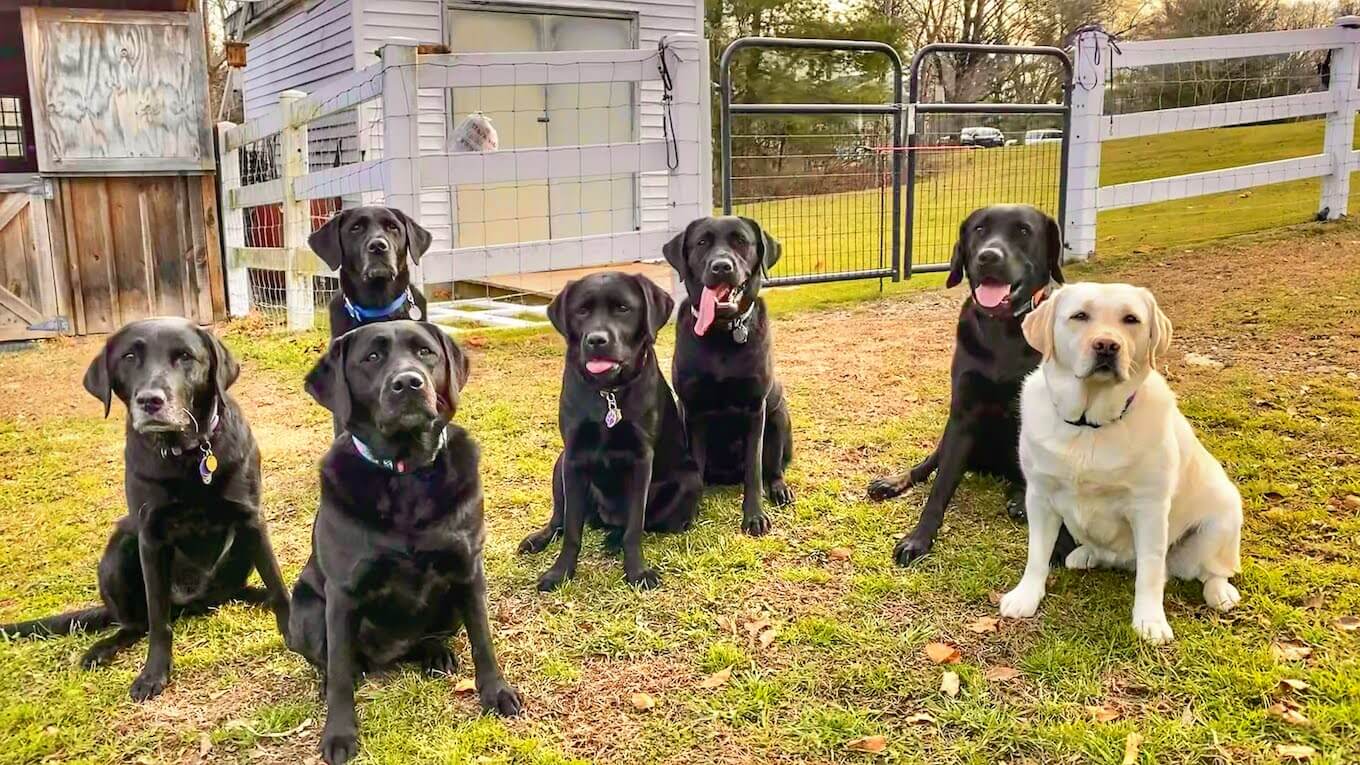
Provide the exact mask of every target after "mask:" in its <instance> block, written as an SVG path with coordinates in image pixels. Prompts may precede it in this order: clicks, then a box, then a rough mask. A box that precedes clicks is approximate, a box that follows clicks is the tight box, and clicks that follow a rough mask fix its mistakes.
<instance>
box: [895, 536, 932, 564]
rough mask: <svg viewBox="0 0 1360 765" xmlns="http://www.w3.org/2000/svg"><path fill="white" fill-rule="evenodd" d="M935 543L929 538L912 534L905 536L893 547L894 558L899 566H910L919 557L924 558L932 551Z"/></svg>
mask: <svg viewBox="0 0 1360 765" xmlns="http://www.w3.org/2000/svg"><path fill="white" fill-rule="evenodd" d="M933 544H934V543H933V542H932V541H931V540H929V539H925V540H922V539H916V538H915V537H912V536H905V537H902V539H901V540H900V541H899V542H898V543H897V546H896V547H894V548H893V560H895V561H897V565H899V566H908V565H911V563H912V562H913V561H915V560H917V559H918V558H922V557H924V556H925V554H926V553H928V552H930V548H931V546H932V545H933Z"/></svg>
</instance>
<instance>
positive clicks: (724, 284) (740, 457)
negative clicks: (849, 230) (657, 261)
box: [662, 217, 793, 536]
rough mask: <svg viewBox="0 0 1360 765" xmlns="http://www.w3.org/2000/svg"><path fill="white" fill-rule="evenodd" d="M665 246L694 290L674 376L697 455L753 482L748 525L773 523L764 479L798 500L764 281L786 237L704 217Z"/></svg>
mask: <svg viewBox="0 0 1360 765" xmlns="http://www.w3.org/2000/svg"><path fill="white" fill-rule="evenodd" d="M662 252H663V253H664V254H665V256H666V261H667V262H668V263H670V264H671V267H672V268H674V269H675V270H676V271H677V272H678V273H679V274H680V279H681V281H683V282H684V284H685V289H686V291H687V292H688V293H689V296H688V297H687V298H686V299H685V301H684V302H683V303H682V304H681V306H680V318H679V320H678V326H677V329H676V333H675V360H674V365H673V369H672V375H671V378H672V380H673V381H674V383H675V392H676V394H677V395H678V396H679V397H680V413H681V417H682V418H683V419H684V422H685V431H686V433H687V435H688V437H689V442H690V449H691V451H692V452H693V454H694V459H695V462H696V463H697V464H698V466H699V470H700V473H701V474H702V475H703V477H704V483H705V484H706V485H710V486H730V485H733V484H740V485H741V486H743V487H744V497H743V499H742V506H741V528H742V530H743V531H745V532H746V533H747V534H751V535H753V536H758V535H761V534H764V533H765V532H767V531H769V529H770V520H769V517H768V516H766V515H765V512H764V510H763V509H762V508H761V488H762V485H763V487H764V488H765V489H766V491H768V492H769V495H770V499H771V500H772V501H774V503H775V504H777V505H786V504H788V503H790V502H792V501H793V492H791V491H790V490H789V487H788V485H787V484H785V483H784V471H785V469H787V468H788V466H789V461H790V460H791V459H792V458H793V426H792V424H791V423H790V421H789V409H788V404H787V403H786V402H785V400H784V388H783V386H782V385H780V383H779V380H778V379H777V378H776V377H775V374H774V356H773V354H772V353H771V350H770V334H771V333H770V321H769V317H768V316H767V315H766V312H765V301H764V300H763V299H761V297H760V288H761V286H762V284H763V283H764V280H765V274H766V273H767V272H768V271H769V269H770V268H771V267H772V266H774V264H775V262H776V261H778V260H779V242H777V241H775V239H774V237H772V236H770V235H769V234H767V233H765V232H764V231H763V230H762V229H761V228H760V224H758V223H756V222H755V221H753V220H751V219H750V218H737V217H724V218H700V219H698V220H696V221H694V222H692V223H690V224H689V226H687V227H686V228H685V231H684V233H681V234H678V235H677V236H676V237H675V238H674V239H672V240H671V241H669V242H667V243H666V245H665V247H664V248H663V250H662Z"/></svg>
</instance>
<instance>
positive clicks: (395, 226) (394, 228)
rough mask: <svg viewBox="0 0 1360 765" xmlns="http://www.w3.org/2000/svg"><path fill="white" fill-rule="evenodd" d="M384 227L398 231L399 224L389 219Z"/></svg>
mask: <svg viewBox="0 0 1360 765" xmlns="http://www.w3.org/2000/svg"><path fill="white" fill-rule="evenodd" d="M383 228H385V229H387V230H388V231H396V230H397V224H395V223H393V222H392V221H390V220H389V221H388V222H386V223H384V224H383Z"/></svg>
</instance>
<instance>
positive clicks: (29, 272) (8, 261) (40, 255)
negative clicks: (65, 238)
mask: <svg viewBox="0 0 1360 765" xmlns="http://www.w3.org/2000/svg"><path fill="white" fill-rule="evenodd" d="M57 295H58V290H57V280H56V274H55V273H54V269H53V267H52V241H51V238H50V237H49V235H48V226H47V206H46V204H45V201H44V199H43V197H42V196H40V195H35V194H29V193H27V192H23V191H19V192H10V193H3V192H0V341H5V340H32V339H34V338H39V337H52V336H54V335H56V334H58V332H59V331H60V330H61V329H63V328H64V327H65V326H66V322H65V319H63V318H62V317H60V316H58V315H57V313H58V303H57Z"/></svg>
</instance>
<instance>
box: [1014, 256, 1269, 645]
mask: <svg viewBox="0 0 1360 765" xmlns="http://www.w3.org/2000/svg"><path fill="white" fill-rule="evenodd" d="M1024 332H1025V339H1026V340H1027V341H1029V344H1030V345H1032V346H1034V348H1035V349H1036V350H1038V351H1039V352H1040V353H1041V354H1043V362H1042V363H1041V364H1040V366H1039V368H1038V369H1036V370H1035V371H1034V373H1033V374H1031V375H1030V376H1029V378H1028V379H1027V380H1026V381H1025V386H1024V388H1023V390H1022V392H1021V397H1020V419H1021V424H1020V465H1021V468H1022V469H1023V470H1024V473H1025V479H1026V481H1027V482H1028V490H1027V492H1026V496H1025V501H1026V506H1027V507H1028V509H1029V560H1028V563H1027V564H1026V566H1025V575H1024V578H1022V579H1021V580H1020V584H1019V585H1018V586H1017V587H1016V588H1015V589H1014V590H1012V591H1011V592H1009V593H1007V594H1006V596H1005V597H1004V598H1002V600H1001V614H1002V616H1006V617H1010V618H1024V617H1030V616H1033V615H1034V612H1035V611H1036V610H1038V608H1039V601H1041V600H1043V597H1044V586H1045V583H1044V580H1045V578H1046V577H1047V576H1048V564H1049V552H1050V551H1051V550H1052V549H1053V542H1054V540H1055V539H1056V538H1057V536H1058V528H1059V526H1061V525H1062V524H1064V523H1065V524H1066V525H1067V528H1068V529H1069V530H1071V532H1072V536H1073V537H1075V538H1076V540H1077V542H1078V543H1079V544H1080V547H1078V548H1077V549H1076V550H1073V551H1072V553H1071V554H1070V555H1068V557H1067V567H1068V568H1072V569H1087V568H1094V567H1096V566H1105V567H1111V568H1123V569H1132V570H1134V571H1135V572H1136V578H1135V584H1134V598H1133V629H1134V631H1136V632H1137V633H1138V634H1139V635H1140V636H1141V637H1143V638H1144V639H1145V640H1148V641H1150V642H1153V643H1164V642H1166V641H1169V640H1171V638H1172V637H1173V635H1172V632H1171V625H1170V624H1168V623H1167V621H1166V612H1165V610H1164V609H1163V607H1162V591H1163V589H1164V587H1165V586H1166V576H1167V573H1168V572H1169V573H1170V574H1171V575H1172V576H1176V577H1179V578H1183V579H1198V580H1200V581H1201V582H1203V583H1204V600H1205V602H1207V603H1208V604H1209V605H1211V606H1213V607H1214V608H1217V609H1219V610H1220V611H1227V610H1229V609H1231V608H1232V607H1233V606H1235V605H1237V603H1238V601H1239V600H1240V596H1239V595H1238V593H1237V589H1236V588H1234V587H1233V586H1232V584H1230V583H1229V582H1228V578H1229V577H1231V576H1232V575H1233V574H1235V573H1237V572H1238V571H1239V570H1240V562H1239V557H1238V547H1239V543H1240V541H1241V530H1242V498H1241V496H1240V495H1239V494H1238V492H1237V488H1236V487H1235V486H1233V484H1232V482H1231V481H1229V480H1228V476H1227V474H1226V473H1224V472H1223V467H1222V466H1221V465H1219V464H1218V461H1217V460H1215V459H1214V458H1213V456H1211V455H1210V454H1209V452H1208V451H1206V450H1205V448H1204V446H1203V445H1201V444H1200V442H1199V440H1198V439H1197V438H1195V434H1194V432H1193V431H1192V430H1191V429H1190V423H1189V422H1187V421H1186V419H1185V417H1184V416H1183V415H1182V414H1181V413H1180V410H1179V409H1177V408H1176V397H1175V394H1173V393H1172V392H1171V389H1170V387H1168V386H1167V383H1166V379H1165V378H1163V377H1162V375H1161V374H1160V373H1158V372H1157V368H1156V367H1157V359H1158V358H1160V357H1163V356H1164V355H1165V354H1166V352H1167V350H1168V349H1169V347H1170V345H1171V322H1170V321H1169V320H1168V319H1167V318H1166V315H1165V314H1164V313H1162V311H1161V309H1160V308H1158V307H1157V301H1156V299H1155V298H1154V297H1153V296H1152V293H1151V292H1149V291H1148V290H1146V289H1143V288H1141V287H1133V286H1130V285H1127V284H1094V283H1089V282H1088V283H1082V284H1072V285H1069V286H1067V287H1064V288H1062V289H1060V290H1059V291H1058V292H1057V293H1056V294H1055V295H1054V296H1053V297H1052V298H1051V299H1050V300H1048V301H1047V302H1046V303H1044V304H1043V305H1041V306H1040V307H1039V308H1038V310H1036V311H1034V312H1033V313H1031V314H1030V315H1029V316H1028V317H1026V318H1025V323H1024Z"/></svg>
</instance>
